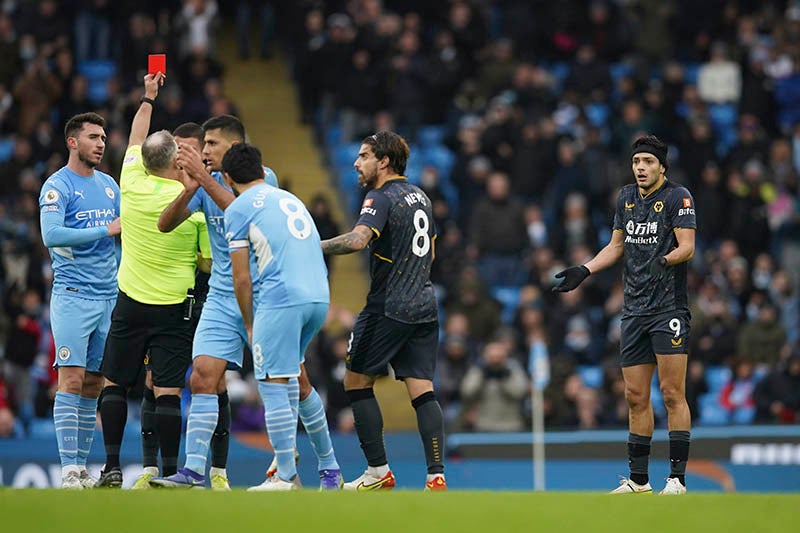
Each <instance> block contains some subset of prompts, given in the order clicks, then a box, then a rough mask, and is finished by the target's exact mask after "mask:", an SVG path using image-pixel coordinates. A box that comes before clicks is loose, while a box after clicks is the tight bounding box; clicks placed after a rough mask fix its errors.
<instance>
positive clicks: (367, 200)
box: [361, 198, 372, 207]
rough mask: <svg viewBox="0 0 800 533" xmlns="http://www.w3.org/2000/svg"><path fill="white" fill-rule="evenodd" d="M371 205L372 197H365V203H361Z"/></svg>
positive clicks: (365, 205) (364, 205) (366, 205)
mask: <svg viewBox="0 0 800 533" xmlns="http://www.w3.org/2000/svg"><path fill="white" fill-rule="evenodd" d="M370 206H372V198H365V199H364V203H363V204H362V205H361V207H370Z"/></svg>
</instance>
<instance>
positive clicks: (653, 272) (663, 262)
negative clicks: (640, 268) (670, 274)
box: [650, 257, 667, 280]
mask: <svg viewBox="0 0 800 533" xmlns="http://www.w3.org/2000/svg"><path fill="white" fill-rule="evenodd" d="M666 270H667V258H666V257H657V258H656V259H653V260H652V261H651V262H650V277H651V278H652V279H654V280H658V279H661V276H663V275H664V272H666Z"/></svg>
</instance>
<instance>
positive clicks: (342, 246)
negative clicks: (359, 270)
mask: <svg viewBox="0 0 800 533" xmlns="http://www.w3.org/2000/svg"><path fill="white" fill-rule="evenodd" d="M372 235H373V234H372V230H371V229H369V228H368V227H366V226H363V225H358V226H356V227H355V228H353V231H351V232H349V233H345V234H343V235H339V236H338V237H334V238H332V239H328V240H325V241H322V253H324V254H329V255H343V254H352V253H353V252H360V251H361V250H363V249H364V248H366V246H367V244H369V241H370V239H372Z"/></svg>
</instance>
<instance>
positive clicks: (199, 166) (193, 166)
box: [175, 143, 208, 185]
mask: <svg viewBox="0 0 800 533" xmlns="http://www.w3.org/2000/svg"><path fill="white" fill-rule="evenodd" d="M175 162H176V163H178V166H180V167H181V168H182V169H183V170H185V171H186V173H187V174H189V176H191V177H192V178H193V179H195V180H197V181H198V182H199V183H200V184H201V185H202V179H203V178H204V177H206V176H207V175H208V171H207V170H206V166H205V164H203V158H202V156H201V155H200V152H198V151H197V149H196V148H195V147H194V146H192V145H190V144H187V143H180V144H179V145H178V155H177V156H176V157H175ZM184 185H185V184H184Z"/></svg>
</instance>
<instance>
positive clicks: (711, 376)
mask: <svg viewBox="0 0 800 533" xmlns="http://www.w3.org/2000/svg"><path fill="white" fill-rule="evenodd" d="M730 379H731V369H730V368H728V367H727V366H710V367H708V368H706V382H707V383H708V391H709V394H714V395H715V397H716V394H717V393H719V391H720V390H721V389H722V387H724V386H725V384H726V383H728V381H730Z"/></svg>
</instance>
